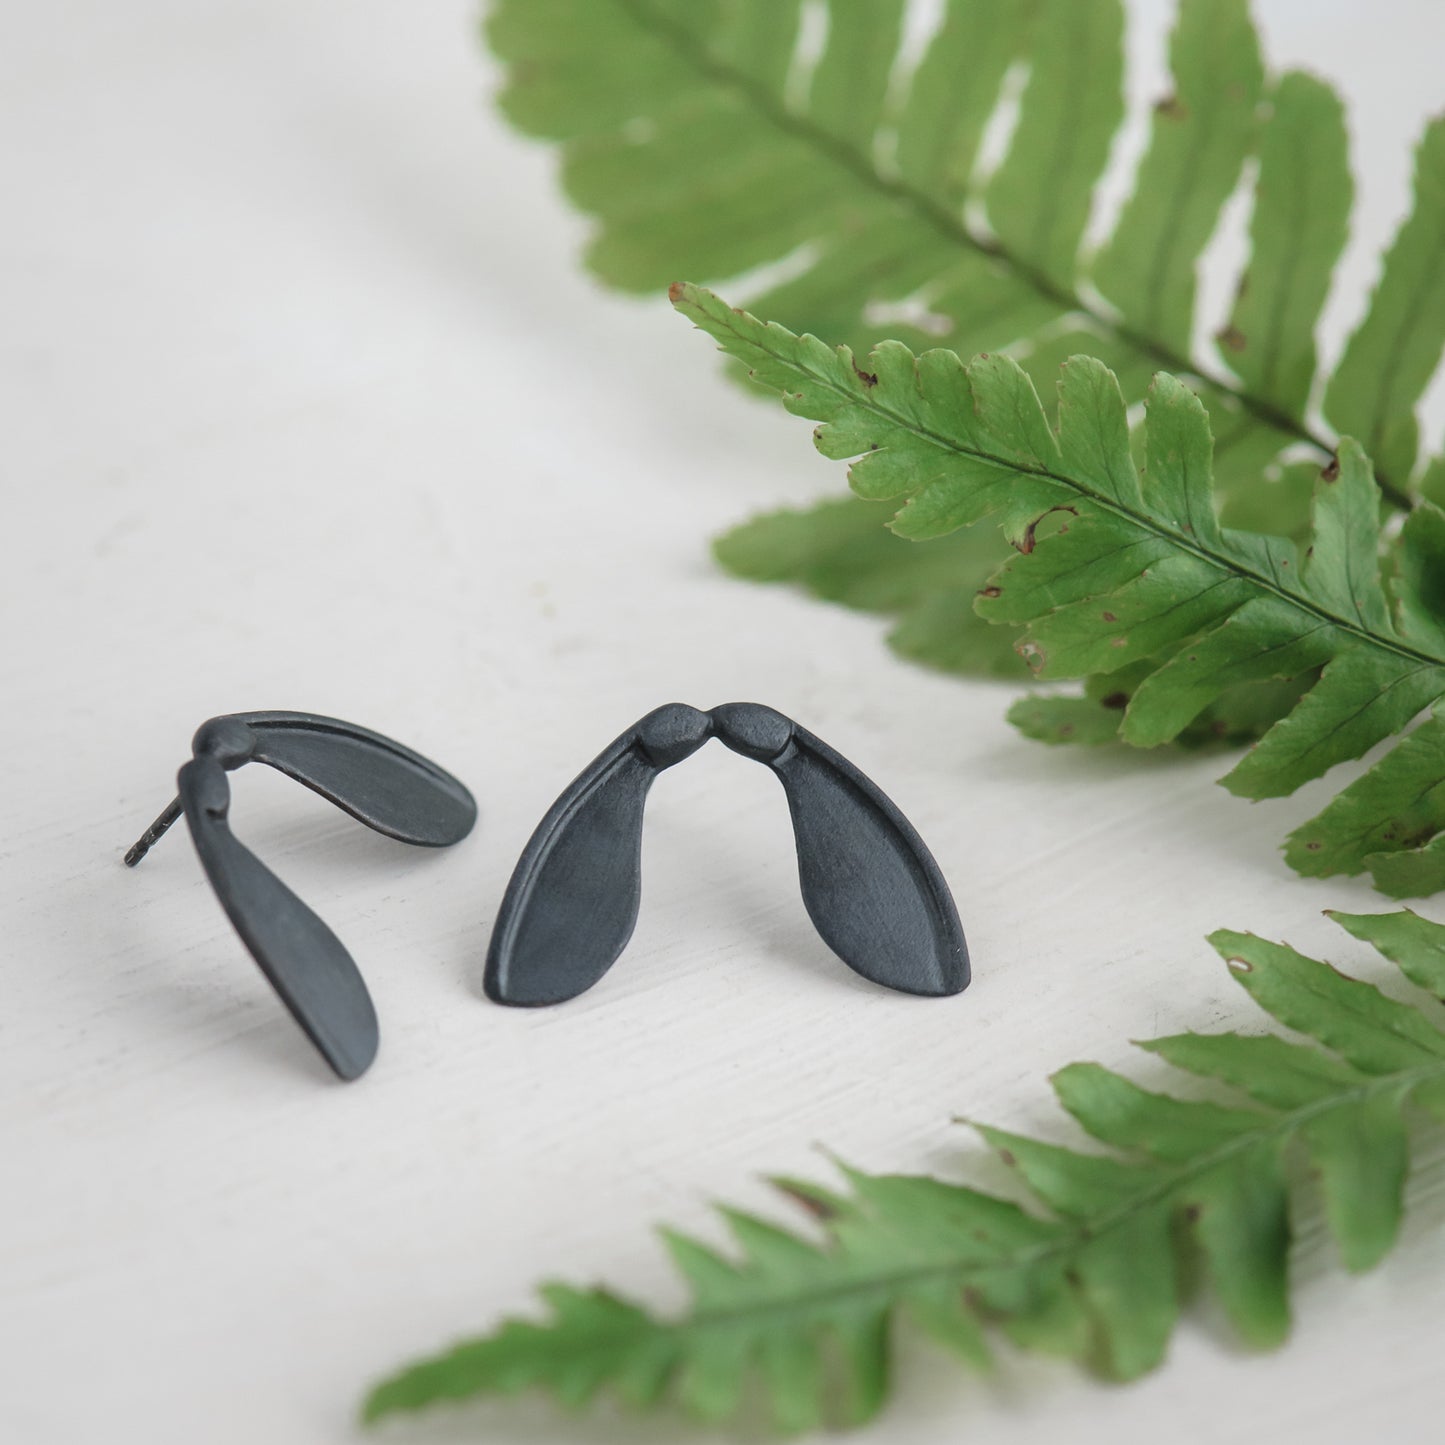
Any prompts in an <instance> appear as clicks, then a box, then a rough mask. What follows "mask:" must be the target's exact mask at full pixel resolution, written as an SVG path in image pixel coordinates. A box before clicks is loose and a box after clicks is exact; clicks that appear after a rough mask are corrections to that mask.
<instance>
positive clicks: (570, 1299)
mask: <svg viewBox="0 0 1445 1445" xmlns="http://www.w3.org/2000/svg"><path fill="white" fill-rule="evenodd" d="M1335 917H1336V919H1337V921H1338V922H1339V923H1341V924H1342V925H1343V926H1344V927H1345V928H1347V929H1348V930H1349V931H1350V932H1351V933H1353V934H1354V935H1355V936H1356V937H1358V938H1361V939H1365V940H1367V941H1369V942H1370V943H1372V944H1374V945H1375V947H1376V948H1378V949H1379V950H1380V951H1381V952H1382V953H1384V954H1385V955H1386V956H1387V957H1388V958H1390V959H1392V960H1394V961H1395V962H1396V963H1397V964H1398V965H1399V966H1400V968H1401V969H1402V971H1403V972H1405V973H1406V974H1407V975H1408V976H1409V978H1410V979H1411V980H1413V981H1414V982H1415V983H1417V984H1420V985H1421V986H1422V987H1424V988H1426V989H1427V990H1429V991H1431V992H1433V993H1435V994H1437V995H1439V994H1441V993H1445V926H1441V925H1439V924H1435V923H1430V922H1427V921H1426V920H1424V919H1422V918H1419V917H1417V916H1416V915H1414V914H1412V913H1408V912H1407V913H1396V914H1384V915H1378V916H1375V915H1353V914H1337V915H1335ZM1211 942H1212V943H1213V944H1214V946H1215V947H1216V948H1217V949H1218V950H1219V952H1220V953H1221V954H1222V955H1224V957H1225V958H1226V959H1228V960H1229V963H1230V967H1231V970H1232V972H1233V974H1234V977H1235V978H1236V979H1237V980H1238V981H1239V982H1240V983H1241V984H1243V985H1244V987H1245V988H1246V989H1248V991H1249V992H1250V994H1251V995H1252V996H1253V998H1254V1000H1255V1002H1256V1003H1257V1004H1259V1005H1260V1006H1261V1007H1262V1008H1263V1009H1264V1010H1265V1011H1266V1012H1267V1013H1269V1014H1270V1015H1272V1016H1273V1017H1274V1018H1275V1019H1276V1020H1278V1021H1279V1022H1280V1023H1282V1024H1284V1025H1285V1026H1286V1027H1288V1028H1290V1029H1291V1030H1293V1031H1294V1032H1295V1033H1296V1034H1297V1035H1298V1036H1300V1037H1302V1038H1304V1039H1308V1040H1310V1042H1307V1043H1306V1042H1299V1041H1290V1040H1286V1039H1284V1038H1281V1037H1278V1036H1274V1035H1260V1036H1249V1035H1243V1034H1235V1033H1226V1034H1212V1035H1211V1034H1193V1033H1190V1034H1180V1035H1175V1036H1172V1037H1168V1038H1161V1039H1155V1040H1153V1041H1152V1042H1149V1043H1146V1044H1144V1045H1143V1047H1144V1048H1146V1049H1148V1050H1150V1051H1151V1052H1152V1053H1153V1054H1155V1055H1157V1056H1158V1057H1159V1058H1161V1059H1162V1060H1164V1061H1165V1062H1167V1063H1168V1064H1169V1065H1171V1066H1172V1067H1173V1068H1174V1069H1176V1070H1181V1071H1184V1072H1186V1073H1189V1074H1193V1075H1198V1076H1200V1077H1202V1078H1204V1079H1207V1080H1211V1081H1215V1083H1216V1084H1217V1085H1222V1086H1224V1087H1225V1088H1226V1089H1227V1090H1228V1091H1229V1094H1230V1095H1231V1097H1232V1099H1233V1102H1231V1101H1230V1099H1225V1098H1220V1099H1198V1098H1178V1097H1175V1096H1173V1095H1171V1094H1168V1093H1160V1092H1155V1091H1153V1090H1149V1089H1144V1088H1141V1087H1140V1086H1139V1085H1138V1084H1135V1083H1133V1082H1131V1081H1130V1080H1128V1079H1126V1078H1124V1077H1122V1076H1121V1075H1119V1074H1117V1073H1114V1072H1112V1071H1111V1070H1109V1069H1105V1068H1102V1067H1100V1066H1099V1065H1097V1064H1072V1065H1070V1066H1069V1067H1067V1068H1065V1069H1063V1070H1061V1071H1060V1072H1059V1073H1058V1074H1056V1075H1055V1076H1054V1080H1053V1083H1054V1089H1055V1091H1056V1093H1057V1094H1058V1097H1059V1100H1060V1102H1061V1103H1062V1104H1063V1106H1064V1108H1065V1109H1066V1110H1067V1111H1068V1112H1069V1113H1070V1114H1071V1115H1072V1116H1073V1117H1074V1119H1075V1120H1076V1121H1077V1122H1078V1124H1079V1125H1080V1126H1081V1127H1082V1128H1083V1130H1084V1131H1085V1133H1087V1134H1088V1135H1089V1136H1091V1138H1093V1139H1094V1140H1096V1141H1098V1142H1099V1143H1102V1144H1104V1145H1106V1146H1108V1147H1109V1151H1110V1152H1108V1153H1099V1152H1089V1151H1083V1150H1079V1149H1075V1148H1070V1147H1064V1146H1062V1145H1059V1144H1054V1143H1046V1142H1043V1141H1041V1140H1037V1139H1031V1138H1026V1137H1023V1136H1020V1135H1018V1134H1013V1133H1008V1132H1005V1131H1003V1130H999V1129H991V1128H986V1127H981V1128H980V1132H981V1134H982V1135H983V1138H984V1139H985V1140H986V1141H987V1142H988V1143H989V1144H990V1145H991V1146H992V1147H993V1148H994V1149H995V1150H996V1151H997V1152H998V1154H999V1155H1000V1156H1001V1157H1002V1159H1003V1160H1004V1161H1005V1162H1006V1163H1007V1164H1009V1165H1011V1166H1012V1167H1013V1168H1014V1169H1015V1170H1016V1171H1017V1174H1018V1176H1019V1179H1020V1181H1021V1185H1022V1187H1023V1189H1024V1193H1025V1196H1026V1202H1025V1203H1024V1204H1021V1203H1018V1202H1015V1201H1014V1200H1010V1199H1003V1198H999V1197H996V1196H994V1195H991V1194H988V1193H984V1192H982V1191H979V1190H977V1189H973V1188H969V1187H966V1186H964V1185H960V1184H952V1183H945V1182H942V1181H940V1180H935V1179H925V1178H913V1177H900V1176H886V1177H880V1176H874V1175H868V1174H864V1173H861V1172H858V1171H855V1170H845V1171H844V1172H845V1176H846V1183H847V1186H848V1191H847V1192H846V1193H838V1192H835V1191H833V1190H829V1189H825V1188H821V1187H819V1186H817V1185H813V1184H807V1183H800V1182H798V1181H796V1180H779V1181H776V1182H777V1185H778V1187H779V1189H780V1190H781V1192H782V1193H783V1194H784V1195H785V1196H786V1197H788V1198H790V1199H792V1200H793V1201H795V1202H797V1203H799V1204H801V1205H802V1206H803V1207H804V1209H805V1210H806V1211H807V1213H808V1214H809V1215H810V1216H811V1217H812V1219H813V1220H814V1222H815V1223H816V1224H817V1225H818V1226H819V1228H820V1230H821V1239H817V1238H811V1239H805V1238H803V1237H802V1236H800V1235H797V1234H794V1233H792V1232H790V1231H789V1230H787V1229H784V1228H781V1227H779V1226H778V1225H776V1224H774V1223H771V1222H769V1221H766V1220H763V1219H760V1218H758V1217H756V1216H754V1215H750V1214H745V1213H741V1212H739V1211H737V1210H730V1209H729V1210H724V1211H722V1214H723V1219H724V1221H725V1222H726V1225H727V1228H728V1230H729V1232H730V1234H731V1236H732V1240H733V1247H732V1249H731V1250H729V1251H727V1252H725V1253H722V1252H719V1251H717V1250H715V1249H713V1248H711V1247H710V1246H707V1245H704V1244H702V1243H700V1242H698V1241H696V1240H693V1239H690V1238H688V1237H687V1236H684V1235H678V1234H671V1233H669V1234H667V1235H666V1236H665V1237H666V1240H667V1243H668V1247H669V1249H670V1251H671V1254H672V1257H673V1260H674V1262H675V1264H676V1266H677V1268H678V1271H679V1272H680V1274H681V1275H682V1277H683V1279H684V1280H685V1282H686V1283H687V1285H688V1286H689V1289H690V1292H691V1296H692V1298H691V1304H690V1306H689V1308H688V1310H687V1311H686V1313H685V1314H683V1315H682V1316H680V1317H678V1318H663V1317H659V1316H655V1315H653V1314H650V1313H649V1312H647V1311H646V1310H644V1309H643V1308H641V1307H640V1306H638V1305H635V1304H632V1303H629V1302H628V1301H626V1300H623V1299H621V1298H619V1297H618V1296H617V1295H615V1294H612V1293H611V1292H609V1291H607V1290H603V1289H591V1290H576V1289H572V1288H570V1287H566V1286H560V1285H552V1286H548V1287H547V1288H546V1289H544V1290H543V1292H542V1295H543V1301H544V1303H545V1304H546V1306H547V1308H548V1314H547V1315H546V1316H545V1317H544V1318H543V1319H542V1320H540V1321H538V1322H535V1323H533V1322H519V1321H512V1322H510V1323H506V1324H503V1325H502V1326H501V1327H500V1328H499V1329H498V1330H497V1331H496V1332H495V1333H494V1334H491V1335H489V1336H486V1337H484V1338H482V1339H478V1340H472V1341H468V1342H466V1343H463V1344H461V1345H458V1346H456V1347H455V1348H454V1349H452V1350H450V1351H448V1352H446V1353H444V1354H442V1355H439V1356H437V1357H435V1358H433V1359H430V1360H426V1361H423V1362H422V1363H420V1364H416V1365H412V1366H410V1367H409V1368H407V1369H405V1370H403V1371H401V1372H400V1373H399V1374H397V1375H395V1376H393V1377H392V1378H390V1379H388V1380H385V1381H383V1382H382V1383H381V1384H379V1385H377V1386H376V1388H375V1389H374V1390H373V1391H372V1392H371V1394H370V1396H369V1397H368V1399H367V1401H366V1405H365V1413H366V1416H367V1418H368V1419H372V1420H375V1419H379V1418H381V1417H383V1416H387V1415H391V1414H395V1413H397V1412H401V1411H411V1410H419V1409H423V1408H426V1407H428V1406H432V1405H435V1404H438V1403H441V1402H444V1401H455V1400H463V1399H467V1398H470V1397H473V1396H479V1395H490V1394H512V1393H515V1392H517V1391H520V1390H524V1389H529V1388H534V1387H535V1388H541V1389H544V1390H548V1391H550V1392H551V1393H553V1394H554V1395H556V1396H557V1397H558V1398H559V1399H561V1400H562V1402H563V1403H565V1404H567V1405H572V1406H577V1405H581V1404H585V1403H586V1402H588V1401H590V1400H591V1399H593V1398H594V1397H595V1396H597V1395H599V1394H601V1393H603V1392H608V1391H610V1392H612V1393H615V1394H616V1395H617V1396H618V1397H620V1398H621V1399H622V1400H624V1401H627V1402H630V1403H632V1404H634V1405H638V1406H655V1405H657V1404H659V1403H660V1402H661V1401H662V1400H663V1399H664V1398H668V1399H671V1400H674V1401H676V1402H677V1403H678V1404H680V1405H681V1406H682V1407H683V1409H685V1410H686V1411H687V1412H688V1413H689V1414H691V1415H693V1416H694V1417H696V1418H697V1419H700V1420H703V1421H712V1420H718V1419H722V1418H724V1417H727V1416H730V1415H733V1414H735V1413H737V1411H738V1410H739V1408H740V1407H741V1406H742V1405H743V1403H744V1402H745V1401H746V1400H749V1399H752V1398H756V1396H757V1394H758V1393H761V1395H762V1396H763V1397H764V1398H765V1399H766V1401H767V1402H768V1404H769V1406H770V1409H771V1417H772V1422H773V1425H774V1426H775V1428H776V1429H777V1430H779V1431H780V1432H784V1433H787V1432H793V1431H801V1430H808V1429H813V1428H815V1427H817V1426H818V1425H820V1424H824V1423H837V1424H848V1423H856V1422H858V1421H861V1420H864V1419H867V1418H868V1417H870V1416H871V1415H873V1414H874V1413H875V1412H876V1411H877V1410H878V1409H879V1407H880V1406H881V1405H882V1404H883V1403H884V1402H885V1400H886V1398H887V1396H888V1393H889V1381H890V1363H891V1352H892V1345H891V1339H890V1337H891V1326H892V1322H893V1321H894V1319H895V1318H897V1317H899V1316H903V1315H906V1316H908V1317H909V1318H910V1319H911V1320H912V1321H913V1322H914V1323H915V1324H916V1325H917V1326H919V1327H920V1328H921V1329H923V1330H924V1331H925V1332H926V1333H928V1334H929V1335H931V1336H933V1337H934V1338H935V1339H937V1340H938V1341H940V1342H941V1343H942V1344H944V1345H945V1346H946V1347H948V1348H949V1349H951V1350H952V1351H954V1352H955V1353H957V1354H958V1355H959V1356H961V1357H962V1358H963V1359H964V1360H965V1361H967V1362H968V1363H970V1364H972V1365H974V1366H975V1367H979V1368H984V1367H986V1366H987V1364H988V1359H989V1341H988V1326H989V1325H997V1326H999V1327H1000V1328H1001V1329H1002V1330H1003V1331H1004V1332H1005V1333H1007V1335H1008V1336H1009V1337H1010V1338H1012V1339H1013V1340H1014V1341H1015V1342H1016V1343H1018V1344H1020V1345H1022V1346H1023V1347H1025V1348H1029V1349H1034V1350H1039V1351H1046V1352H1050V1353H1055V1354H1060V1355H1063V1356H1066V1357H1070V1358H1073V1359H1076V1360H1079V1361H1081V1362H1084V1363H1087V1364H1091V1365H1093V1366H1095V1367H1096V1368H1098V1369H1100V1370H1101V1371H1102V1372H1103V1373H1104V1374H1106V1375H1108V1376H1112V1377H1114V1378H1117V1379H1121V1380H1130V1379H1134V1378H1137V1377H1138V1376H1140V1375H1142V1374H1145V1373H1146V1372H1147V1371H1149V1370H1151V1369H1153V1368H1155V1367H1156V1366H1157V1365H1158V1364H1159V1363H1160V1362H1161V1361H1162V1359H1163V1358H1164V1355H1165V1353H1166V1350H1167V1348H1168V1344H1169V1340H1170V1336H1171V1335H1172V1334H1173V1332H1174V1329H1175V1326H1176V1324H1177V1322H1178V1319H1179V1315H1180V1311H1181V1308H1182V1306H1183V1303H1184V1295H1185V1293H1186V1290H1185V1287H1184V1284H1183V1281H1184V1280H1185V1279H1187V1278H1188V1272H1187V1271H1185V1270H1183V1269H1182V1268H1181V1261H1182V1258H1183V1256H1184V1255H1185V1253H1186V1252H1197V1254H1198V1255H1199V1256H1200V1257H1201V1258H1202V1260H1203V1263H1204V1265H1205V1267H1206V1271H1207V1274H1208V1277H1209V1279H1210V1281H1211V1282H1212V1284H1213V1288H1214V1291H1215V1293H1216V1294H1217V1296H1218V1297H1219V1300H1220V1302H1221V1303H1222V1305H1223V1306H1224V1309H1225V1311H1226V1313H1227V1314H1228V1316H1229V1318H1230V1320H1231V1321H1232V1322H1233V1324H1234V1327H1235V1328H1236V1330H1237V1331H1238V1332H1239V1334H1240V1335H1241V1337H1242V1338H1243V1339H1245V1340H1246V1341H1247V1342H1249V1343H1250V1344H1253V1345H1256V1346H1261V1347H1268V1346H1273V1345H1277V1344H1279V1343H1280V1342H1281V1341H1282V1340H1283V1339H1284V1337H1285V1335H1286V1334H1287V1332H1288V1329H1289V1252H1290V1244H1291V1236H1292V1224H1291V1210H1290V1181H1291V1178H1292V1174H1291V1170H1290V1163H1291V1159H1292V1158H1293V1157H1295V1156H1298V1157H1300V1158H1301V1159H1303V1160H1304V1161H1306V1162H1307V1163H1308V1164H1309V1165H1310V1166H1311V1167H1312V1169H1313V1170H1314V1172H1315V1173H1316V1174H1317V1175H1318V1177H1319V1179H1320V1183H1321V1192H1322V1196H1323V1201H1324V1208H1325V1216H1326V1219H1327V1222H1328V1225H1329V1229H1330V1232H1331V1233H1332V1234H1333V1236H1334V1238H1335V1241H1336V1243H1337V1246H1338V1250H1339V1254H1340V1257H1341V1260H1342V1261H1343V1263H1344V1265H1345V1267H1346V1268H1347V1269H1350V1270H1364V1269H1368V1268H1370V1267H1371V1266H1372V1265H1374V1264H1376V1263H1378V1262H1379V1260H1380V1259H1381V1258H1382V1257H1383V1256H1384V1255H1385V1254H1386V1253H1388V1251H1389V1250H1390V1249H1391V1247H1392V1246H1393V1245H1394V1243H1395V1241H1396V1239H1397V1237H1398V1234H1399V1228H1400V1221H1401V1216H1402V1213H1403V1198H1404V1185H1405V1178H1406V1174H1407V1171H1408V1165H1409V1141H1408V1134H1407V1129H1406V1110H1407V1107H1408V1106H1410V1105H1417V1106H1419V1107H1421V1108H1423V1109H1425V1110H1428V1111H1430V1112H1433V1113H1434V1114H1435V1116H1436V1117H1437V1118H1445V1032H1442V1029H1441V1024H1442V1022H1445V1018H1442V1015H1441V1012H1440V1010H1439V1008H1438V1007H1437V1006H1435V1005H1434V1004H1433V1003H1432V1004H1427V1005H1425V1006H1424V1007H1419V1008H1417V1007H1415V1006H1412V1005H1409V1004H1404V1003H1400V1002H1397V1001H1395V1000H1394V999H1391V998H1389V997H1387V996H1386V995H1385V994H1383V993H1381V992H1380V991H1379V990H1378V989H1377V988H1375V987H1374V986H1373V985H1372V984H1369V983H1363V982H1359V981H1357V980H1354V979H1350V978H1346V977H1344V976H1343V975H1342V974H1340V973H1337V972H1336V971H1335V970H1334V969H1333V968H1331V967H1330V966H1329V965H1327V964H1324V963H1319V962H1316V961H1315V960H1313V959H1309V958H1306V957H1304V956H1302V955H1301V954H1298V953H1296V952H1295V951H1294V950H1293V949H1290V948H1288V947H1285V946H1284V945H1282V944H1276V943H1270V942H1267V941H1265V940H1263V939H1260V938H1256V937H1254V936H1252V935H1250V934H1247V933H1230V932H1221V933H1218V934H1216V935H1214V937H1213V938H1212V939H1211ZM1427 1009H1428V1010H1429V1011H1428V1012H1427Z"/></svg>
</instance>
